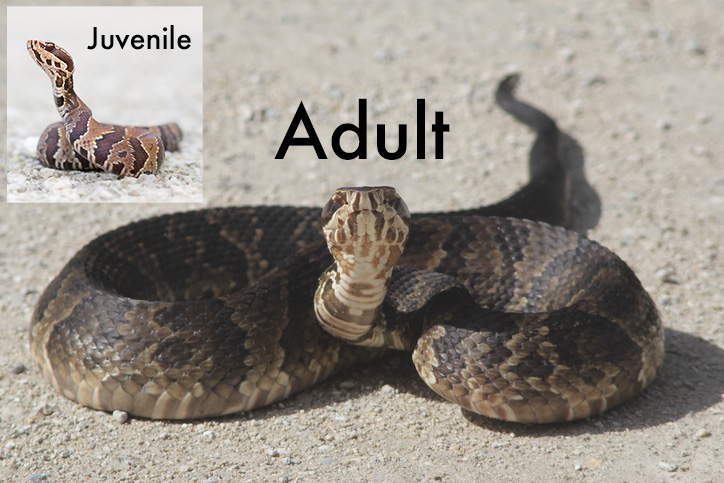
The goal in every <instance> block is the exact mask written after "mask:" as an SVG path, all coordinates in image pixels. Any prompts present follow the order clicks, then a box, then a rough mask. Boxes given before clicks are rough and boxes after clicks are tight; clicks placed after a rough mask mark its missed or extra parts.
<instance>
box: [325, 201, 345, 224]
mask: <svg viewBox="0 0 724 483" xmlns="http://www.w3.org/2000/svg"><path fill="white" fill-rule="evenodd" d="M343 206H344V203H342V202H341V201H340V200H339V198H338V197H337V196H334V197H332V198H331V199H330V200H329V201H328V202H327V204H326V205H324V209H323V210H322V226H327V223H329V220H331V219H332V216H334V214H335V213H336V212H337V210H338V209H340V208H342V207H343Z"/></svg>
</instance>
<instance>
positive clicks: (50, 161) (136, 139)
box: [27, 40, 183, 177]
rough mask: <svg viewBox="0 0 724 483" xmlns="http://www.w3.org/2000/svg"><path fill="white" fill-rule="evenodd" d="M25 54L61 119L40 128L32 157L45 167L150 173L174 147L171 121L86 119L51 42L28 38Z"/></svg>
mask: <svg viewBox="0 0 724 483" xmlns="http://www.w3.org/2000/svg"><path fill="white" fill-rule="evenodd" d="M27 47H28V52H29V53H30V56H31V57H32V58H33V60H35V63H36V64H38V66H40V68H42V69H43V71H44V72H45V73H46V74H47V75H48V77H50V80H51V82H52V83H53V97H54V99H55V106H56V107H57V108H58V112H59V113H60V116H61V117H62V118H63V122H57V123H53V124H51V125H49V126H48V127H46V128H45V130H44V131H43V133H42V134H41V135H40V139H39V141H38V158H39V159H40V161H41V162H42V163H43V164H45V165H46V166H49V167H51V168H56V169H76V170H101V171H106V172H109V173H115V174H118V175H119V176H136V177H137V176H140V175H141V174H144V173H150V174H155V173H156V172H157V171H158V169H159V168H160V167H161V164H162V163H163V160H164V158H165V152H166V151H175V150H177V149H178V144H179V142H180V141H181V138H182V136H183V135H182V132H181V129H180V128H179V126H178V125H177V124H175V123H171V124H162V125H160V126H119V125H116V124H104V123H100V122H98V121H96V120H95V119H94V118H93V117H92V114H93V113H92V112H91V110H90V108H89V107H88V106H87V105H86V104H85V103H84V102H83V101H82V100H80V98H79V97H78V95H77V94H76V93H75V89H74V86H73V72H74V71H75V65H74V63H73V59H72V58H71V56H70V54H68V52H67V51H66V50H64V49H63V48H61V47H59V46H58V45H55V44H54V43H52V42H42V41H39V40H29V41H28V44H27Z"/></svg>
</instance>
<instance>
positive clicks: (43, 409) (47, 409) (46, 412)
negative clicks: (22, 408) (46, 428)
mask: <svg viewBox="0 0 724 483" xmlns="http://www.w3.org/2000/svg"><path fill="white" fill-rule="evenodd" d="M54 409H55V408H53V406H51V405H50V404H48V403H45V404H42V405H41V406H39V407H38V408H37V409H36V411H35V412H36V413H38V414H42V415H43V416H50V415H51V414H53V410H54Z"/></svg>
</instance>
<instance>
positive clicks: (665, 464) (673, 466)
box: [659, 461, 679, 473]
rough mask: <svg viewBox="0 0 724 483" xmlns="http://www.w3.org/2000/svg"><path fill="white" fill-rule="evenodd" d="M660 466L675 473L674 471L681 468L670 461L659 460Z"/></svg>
mask: <svg viewBox="0 0 724 483" xmlns="http://www.w3.org/2000/svg"><path fill="white" fill-rule="evenodd" d="M659 468H661V469H662V470H664V471H668V472H669V473H673V472H674V471H676V470H678V469H679V467H678V466H676V465H670V464H669V463H665V462H663V461H661V462H659Z"/></svg>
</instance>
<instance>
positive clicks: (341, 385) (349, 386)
mask: <svg viewBox="0 0 724 483" xmlns="http://www.w3.org/2000/svg"><path fill="white" fill-rule="evenodd" d="M356 385H357V382H356V381H342V382H340V383H339V388H340V389H352V388H353V387H355V386H356Z"/></svg>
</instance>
